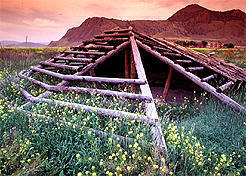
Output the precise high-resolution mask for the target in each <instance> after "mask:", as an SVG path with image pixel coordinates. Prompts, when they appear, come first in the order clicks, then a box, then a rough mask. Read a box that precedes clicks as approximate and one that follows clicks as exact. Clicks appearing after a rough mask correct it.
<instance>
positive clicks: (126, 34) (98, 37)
mask: <svg viewBox="0 0 246 176" xmlns="http://www.w3.org/2000/svg"><path fill="white" fill-rule="evenodd" d="M132 35H133V34H132V33H131V32H128V33H120V34H105V35H95V36H94V37H95V38H96V39H101V38H105V37H115V38H116V37H130V36H132Z"/></svg>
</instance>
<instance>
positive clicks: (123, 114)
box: [20, 88, 155, 125]
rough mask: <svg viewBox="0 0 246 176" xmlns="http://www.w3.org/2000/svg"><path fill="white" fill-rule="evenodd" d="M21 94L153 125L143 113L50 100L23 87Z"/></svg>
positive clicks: (44, 101)
mask: <svg viewBox="0 0 246 176" xmlns="http://www.w3.org/2000/svg"><path fill="white" fill-rule="evenodd" d="M20 91H21V94H22V95H23V96H24V97H25V98H26V99H27V100H28V101H31V102H34V103H47V104H50V105H52V104H55V105H57V106H61V107H70V108H73V109H76V110H84V111H88V112H93V113H97V114H100V115H109V116H112V117H117V118H124V119H125V118H128V119H130V120H141V121H143V122H147V123H149V124H151V125H155V121H153V120H152V119H148V118H147V117H146V116H144V115H137V114H134V113H129V112H124V111H118V110H112V109H104V108H97V107H92V106H86V105H81V104H78V103H69V102H64V101H59V100H50V99H46V98H37V97H34V96H32V95H31V94H29V93H28V92H27V91H25V90H24V89H22V88H20Z"/></svg>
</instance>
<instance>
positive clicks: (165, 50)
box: [151, 46, 172, 53]
mask: <svg viewBox="0 0 246 176" xmlns="http://www.w3.org/2000/svg"><path fill="white" fill-rule="evenodd" d="M151 49H153V50H158V51H164V52H170V53H171V52H172V50H170V49H167V48H163V47H159V46H152V47H151Z"/></svg>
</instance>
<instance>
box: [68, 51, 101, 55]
mask: <svg viewBox="0 0 246 176" xmlns="http://www.w3.org/2000/svg"><path fill="white" fill-rule="evenodd" d="M64 53H65V54H83V55H99V56H102V55H105V52H97V51H64Z"/></svg>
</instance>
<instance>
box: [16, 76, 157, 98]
mask: <svg viewBox="0 0 246 176" xmlns="http://www.w3.org/2000/svg"><path fill="white" fill-rule="evenodd" d="M18 76H19V77H20V78H22V79H25V80H28V81H30V82H32V83H33V84H36V85H38V86H40V87H42V88H44V89H46V90H48V91H54V92H62V91H64V92H77V93H86V94H99V95H105V96H115V97H123V98H128V99H135V100H141V101H149V102H151V101H152V100H153V99H152V98H151V97H149V96H144V95H140V94H132V93H127V92H118V91H112V90H102V89H93V88H82V87H68V86H51V85H48V84H45V83H43V82H41V81H38V80H36V79H33V78H30V77H27V76H25V75H23V74H22V72H20V73H19V74H18Z"/></svg>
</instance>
